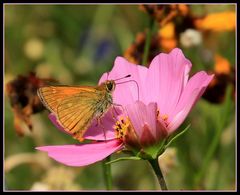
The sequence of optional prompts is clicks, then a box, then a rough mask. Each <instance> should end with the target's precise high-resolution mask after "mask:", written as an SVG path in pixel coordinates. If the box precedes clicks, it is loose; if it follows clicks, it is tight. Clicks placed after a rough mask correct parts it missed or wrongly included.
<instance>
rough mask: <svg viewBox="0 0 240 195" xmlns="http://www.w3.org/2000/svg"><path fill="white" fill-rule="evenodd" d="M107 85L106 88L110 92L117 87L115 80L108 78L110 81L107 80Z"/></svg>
mask: <svg viewBox="0 0 240 195" xmlns="http://www.w3.org/2000/svg"><path fill="white" fill-rule="evenodd" d="M105 86H106V90H107V91H108V92H113V91H114V89H115V87H116V83H115V81H114V80H108V81H106V85H105Z"/></svg>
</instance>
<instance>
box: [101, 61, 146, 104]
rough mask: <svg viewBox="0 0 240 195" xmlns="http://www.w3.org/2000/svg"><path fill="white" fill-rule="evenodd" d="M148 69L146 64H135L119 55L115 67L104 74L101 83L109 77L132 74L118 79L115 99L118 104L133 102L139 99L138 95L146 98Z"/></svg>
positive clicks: (111, 78) (115, 77) (110, 78)
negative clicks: (144, 91) (144, 90)
mask: <svg viewBox="0 0 240 195" xmlns="http://www.w3.org/2000/svg"><path fill="white" fill-rule="evenodd" d="M147 70H148V69H147V68H146V67H144V66H139V65H135V64H132V63H130V62H128V61H127V60H126V59H124V58H122V57H117V58H116V60H115V62H114V67H113V69H112V70H111V71H110V72H109V74H107V73H105V74H103V75H102V77H101V79H100V81H99V84H100V83H102V82H104V81H106V80H107V79H108V80H115V79H119V78H121V77H124V76H127V75H129V74H130V75H131V77H129V78H126V79H122V80H120V81H116V84H117V85H116V89H115V91H114V92H113V99H114V103H116V104H121V105H127V104H131V103H133V102H134V101H135V100H138V96H139V97H140V99H143V98H144V93H143V89H144V88H145V80H146V76H147ZM130 80H131V81H130ZM122 82H123V83H122ZM118 83H121V84H118ZM138 90H139V91H138Z"/></svg>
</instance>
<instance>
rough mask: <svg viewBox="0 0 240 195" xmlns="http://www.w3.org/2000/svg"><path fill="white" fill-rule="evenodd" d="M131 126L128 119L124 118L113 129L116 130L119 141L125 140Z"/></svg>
mask: <svg viewBox="0 0 240 195" xmlns="http://www.w3.org/2000/svg"><path fill="white" fill-rule="evenodd" d="M129 125H130V121H129V119H128V118H124V117H123V116H121V117H120V118H119V120H118V121H117V122H116V123H115V125H114V127H113V128H114V129H115V130H116V131H115V133H116V138H117V139H123V137H124V135H125V133H126V131H127V129H128V127H129Z"/></svg>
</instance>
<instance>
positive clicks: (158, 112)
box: [157, 110, 169, 127]
mask: <svg viewBox="0 0 240 195" xmlns="http://www.w3.org/2000/svg"><path fill="white" fill-rule="evenodd" d="M157 118H158V119H160V120H162V121H163V122H164V124H165V125H166V127H167V126H168V124H169V122H168V115H167V114H161V115H160V111H159V110H157Z"/></svg>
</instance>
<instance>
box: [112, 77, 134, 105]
mask: <svg viewBox="0 0 240 195" xmlns="http://www.w3.org/2000/svg"><path fill="white" fill-rule="evenodd" d="M127 76H128V77H130V76H131V75H127ZM123 78H125V77H123ZM128 82H134V83H135V84H136V86H137V91H138V101H139V86H138V83H137V81H135V80H128V81H123V82H120V83H116V85H118V84H123V83H128Z"/></svg>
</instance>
